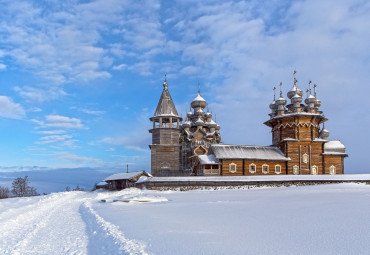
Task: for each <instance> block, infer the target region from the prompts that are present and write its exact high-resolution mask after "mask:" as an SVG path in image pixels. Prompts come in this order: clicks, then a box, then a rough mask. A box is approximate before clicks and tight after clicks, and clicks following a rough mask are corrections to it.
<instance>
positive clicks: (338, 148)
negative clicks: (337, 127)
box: [324, 140, 346, 153]
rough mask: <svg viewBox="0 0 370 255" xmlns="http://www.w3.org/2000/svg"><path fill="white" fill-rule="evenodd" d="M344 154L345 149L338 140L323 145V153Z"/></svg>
mask: <svg viewBox="0 0 370 255" xmlns="http://www.w3.org/2000/svg"><path fill="white" fill-rule="evenodd" d="M333 152H335V153H345V152H346V147H345V146H344V145H343V144H342V143H341V142H340V141H338V140H333V141H328V142H327V143H325V144H324V153H333Z"/></svg>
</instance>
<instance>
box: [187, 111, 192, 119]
mask: <svg viewBox="0 0 370 255" xmlns="http://www.w3.org/2000/svg"><path fill="white" fill-rule="evenodd" d="M186 116H187V117H188V118H189V119H190V118H191V116H193V113H192V111H191V110H190V111H189V112H188V113H187V114H186Z"/></svg>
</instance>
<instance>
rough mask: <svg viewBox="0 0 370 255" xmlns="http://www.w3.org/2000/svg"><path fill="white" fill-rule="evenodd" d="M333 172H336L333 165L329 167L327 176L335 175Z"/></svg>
mask: <svg viewBox="0 0 370 255" xmlns="http://www.w3.org/2000/svg"><path fill="white" fill-rule="evenodd" d="M335 170H336V169H335V166H333V165H332V166H330V167H329V174H335Z"/></svg>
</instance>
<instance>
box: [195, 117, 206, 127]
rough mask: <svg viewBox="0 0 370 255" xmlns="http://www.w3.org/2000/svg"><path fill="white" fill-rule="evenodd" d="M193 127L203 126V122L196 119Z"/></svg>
mask: <svg viewBox="0 0 370 255" xmlns="http://www.w3.org/2000/svg"><path fill="white" fill-rule="evenodd" d="M194 125H195V126H204V121H203V120H202V119H201V118H200V117H198V119H197V120H196V121H195V123H194Z"/></svg>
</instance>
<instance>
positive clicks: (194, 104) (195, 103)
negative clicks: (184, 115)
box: [191, 91, 207, 109]
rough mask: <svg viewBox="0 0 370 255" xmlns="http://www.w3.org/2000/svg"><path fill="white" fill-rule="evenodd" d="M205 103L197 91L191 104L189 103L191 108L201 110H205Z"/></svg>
mask: <svg viewBox="0 0 370 255" xmlns="http://www.w3.org/2000/svg"><path fill="white" fill-rule="evenodd" d="M206 106H207V102H206V100H205V99H204V98H203V97H202V96H201V95H200V92H199V91H198V95H197V96H196V97H195V98H194V100H193V102H191V107H192V108H196V107H201V108H203V109H204V108H206Z"/></svg>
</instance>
